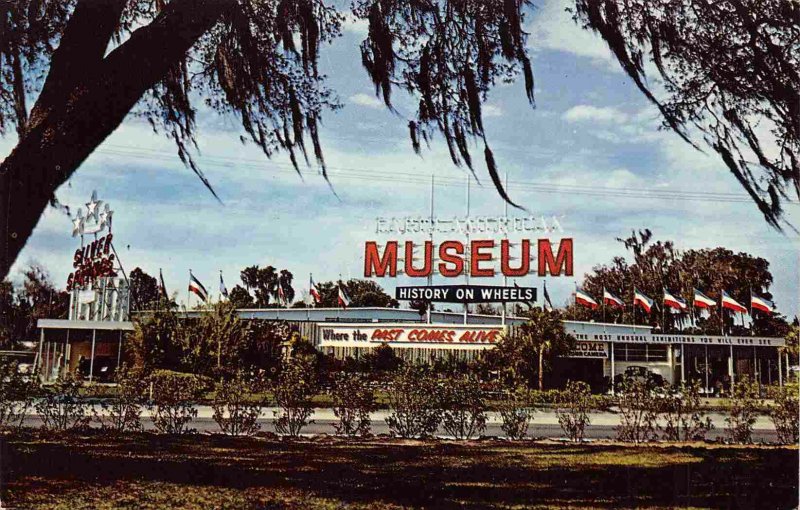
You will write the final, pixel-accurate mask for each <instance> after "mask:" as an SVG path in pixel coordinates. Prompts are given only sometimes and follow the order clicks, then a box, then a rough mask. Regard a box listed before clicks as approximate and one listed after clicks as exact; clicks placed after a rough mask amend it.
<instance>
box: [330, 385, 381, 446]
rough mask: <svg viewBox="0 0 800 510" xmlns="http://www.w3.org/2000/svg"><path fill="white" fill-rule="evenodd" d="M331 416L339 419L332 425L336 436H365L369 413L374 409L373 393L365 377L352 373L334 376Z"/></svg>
mask: <svg viewBox="0 0 800 510" xmlns="http://www.w3.org/2000/svg"><path fill="white" fill-rule="evenodd" d="M331 396H332V397H333V414H334V415H336V417H337V418H338V419H339V421H338V422H337V423H334V424H333V427H334V428H335V429H336V433H337V434H341V435H345V436H350V437H353V436H365V435H367V434H369V430H370V426H371V424H372V422H371V420H370V417H369V413H370V412H372V411H373V410H374V409H375V393H374V392H373V391H372V388H371V387H370V386H369V381H368V380H367V378H366V377H364V376H363V375H360V374H356V373H353V372H340V373H338V374H336V378H335V380H334V385H333V390H332V392H331Z"/></svg>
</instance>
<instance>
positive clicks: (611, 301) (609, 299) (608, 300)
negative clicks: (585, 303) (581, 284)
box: [603, 287, 625, 308]
mask: <svg viewBox="0 0 800 510" xmlns="http://www.w3.org/2000/svg"><path fill="white" fill-rule="evenodd" d="M603 303H604V304H607V305H611V306H616V307H617V308H625V303H623V302H622V300H621V299H620V298H618V297H617V296H615V295H614V294H612V293H610V292H609V291H607V290H606V289H605V287H603Z"/></svg>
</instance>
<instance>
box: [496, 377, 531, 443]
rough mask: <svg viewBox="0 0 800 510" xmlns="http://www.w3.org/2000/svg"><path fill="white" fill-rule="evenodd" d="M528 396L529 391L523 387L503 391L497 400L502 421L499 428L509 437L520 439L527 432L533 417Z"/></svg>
mask: <svg viewBox="0 0 800 510" xmlns="http://www.w3.org/2000/svg"><path fill="white" fill-rule="evenodd" d="M530 398H531V394H530V391H528V390H527V389H525V388H524V387H519V388H517V389H514V390H507V391H505V392H503V395H502V397H501V399H500V401H499V402H498V412H499V413H500V418H501V420H502V422H503V423H502V425H500V428H501V429H502V430H503V432H505V434H506V437H508V438H509V439H522V438H523V437H525V435H526V434H527V433H528V427H529V426H530V423H531V420H532V419H533V408H532V407H530V406H529V403H530Z"/></svg>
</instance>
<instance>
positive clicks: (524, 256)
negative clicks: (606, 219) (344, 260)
mask: <svg viewBox="0 0 800 510" xmlns="http://www.w3.org/2000/svg"><path fill="white" fill-rule="evenodd" d="M415 246H416V245H415V243H414V242H413V241H406V242H405V246H404V255H405V256H404V257H403V258H404V260H405V265H404V268H403V269H404V271H405V274H406V275H408V276H411V277H427V276H430V275H431V273H432V272H433V271H434V257H433V251H434V245H433V242H431V241H425V243H424V244H423V245H422V246H423V251H424V254H423V256H422V264H421V266H419V267H418V266H417V265H415V264H414V248H415ZM495 246H496V241H495V240H493V239H480V240H474V241H472V242H471V243H470V245H469V256H468V257H467V258H466V260H468V261H469V267H465V266H466V263H465V249H466V247H465V246H464V243H462V242H461V241H445V242H443V243H441V244H439V246H438V255H439V256H438V260H439V261H440V262H439V263H438V265H437V267H436V269H437V270H438V273H439V274H440V275H442V276H444V277H448V278H452V277H456V276H460V275H463V274H464V273H465V272H468V273H469V275H470V276H474V277H478V276H488V277H491V276H495V274H496V268H495V266H494V265H493V264H492V262H494V254H493V251H494V248H495ZM511 248H512V246H511V242H510V241H509V240H507V239H503V240H501V241H500V272H501V273H502V274H503V275H504V276H509V277H522V276H525V275H527V274H529V273H530V272H531V267H530V265H531V240H530V239H523V240H522V241H521V242H520V243H519V252H518V253H516V254H512V253H511V251H512V250H511ZM537 249H538V258H537V262H538V266H537V268H536V270H537V273H538V274H539V276H546V275H548V274H550V275H552V276H560V275H561V274H564V275H566V276H572V274H573V271H572V239H571V238H565V239H561V241H560V242H559V244H558V251H557V252H556V254H555V255H554V254H553V246H552V244H551V243H550V240H549V239H539V240H538V243H537ZM398 250H399V243H398V241H388V242H387V243H386V246H385V247H384V249H383V253H382V254H381V253H380V252H379V248H378V243H377V242H375V241H367V242H366V244H365V245H364V276H365V277H367V278H369V277H372V276H379V277H382V276H387V275H388V276H397V268H398V266H397V260H398ZM512 260H517V261H518V262H517V264H516V265H512V262H511V261H512Z"/></svg>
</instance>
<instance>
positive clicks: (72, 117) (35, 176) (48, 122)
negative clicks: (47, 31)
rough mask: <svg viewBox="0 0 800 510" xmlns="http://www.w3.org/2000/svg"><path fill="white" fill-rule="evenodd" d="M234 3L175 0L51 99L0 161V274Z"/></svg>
mask: <svg viewBox="0 0 800 510" xmlns="http://www.w3.org/2000/svg"><path fill="white" fill-rule="evenodd" d="M230 5H233V3H232V2H226V1H222V0H173V1H172V2H170V3H169V4H167V6H166V7H165V8H164V9H163V10H162V12H161V13H160V14H159V15H158V16H157V17H156V19H155V20H153V22H152V23H150V24H149V25H147V26H145V27H142V28H140V29H138V30H136V31H135V32H134V33H133V34H131V37H130V39H129V40H128V41H127V42H125V43H124V44H122V45H121V46H119V47H118V48H116V49H115V50H114V51H112V52H111V53H110V54H109V55H108V56H107V57H106V58H105V59H103V60H102V62H100V63H99V64H98V66H97V69H96V71H95V72H94V73H93V74H90V75H88V76H86V77H85V78H84V79H83V80H82V81H81V83H80V84H78V85H77V86H75V87H74V88H72V89H71V90H70V91H69V92H67V93H64V94H62V97H64V98H65V101H63V102H62V103H61V104H55V105H50V106H49V111H47V112H46V113H45V114H44V115H43V117H42V118H40V119H38V122H36V123H35V125H34V126H32V128H31V129H30V130H29V131H27V133H26V134H25V135H24V136H23V137H22V138H21V139H20V141H19V143H18V144H17V146H16V147H15V148H14V150H13V151H12V152H11V154H10V155H9V156H8V157H7V158H6V159H5V161H3V162H2V164H0V240H2V246H0V279H2V278H5V276H6V275H7V274H8V272H9V270H10V268H11V265H12V264H13V263H14V261H15V260H16V258H17V256H18V255H19V253H20V251H21V250H22V248H23V247H24V246H25V242H26V241H27V240H28V238H29V237H30V235H31V233H32V232H33V229H34V227H35V226H36V224H37V222H38V221H39V218H40V217H41V215H42V214H43V213H44V210H45V208H46V207H47V205H48V203H49V202H50V201H51V200H52V199H53V198H54V197H55V191H56V190H57V189H58V187H59V186H60V185H61V184H63V183H64V182H65V181H66V180H67V179H69V178H70V176H72V174H73V173H74V172H75V170H76V169H77V168H78V166H80V165H81V163H83V161H84V160H85V159H86V158H87V157H88V156H89V155H90V154H91V153H92V152H93V151H94V150H95V149H96V148H97V146H98V145H100V144H101V143H102V142H103V140H105V139H106V137H108V135H110V134H111V133H112V132H113V131H114V130H115V129H116V128H117V127H118V126H119V125H120V124H121V123H122V121H123V120H124V119H125V116H126V115H127V114H128V112H129V111H130V110H131V108H133V106H134V105H135V104H136V102H138V101H139V99H140V98H141V97H142V96H143V95H144V93H145V92H146V91H147V90H149V89H150V88H152V87H153V86H154V85H155V84H156V83H158V82H159V81H160V80H161V79H162V78H163V77H164V76H165V74H166V73H167V71H168V70H169V69H170V68H171V67H172V66H174V65H176V64H178V63H179V62H181V60H182V59H183V58H184V56H185V55H186V53H187V52H188V51H189V49H190V48H191V47H192V45H193V44H194V43H195V42H196V41H197V40H198V38H199V37H200V36H201V35H203V33H205V32H206V31H208V30H209V29H211V28H212V27H213V26H214V25H215V24H216V23H217V21H218V20H219V18H220V16H221V15H222V13H223V12H224V10H225V9H226V8H228V7H229V6H230Z"/></svg>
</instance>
